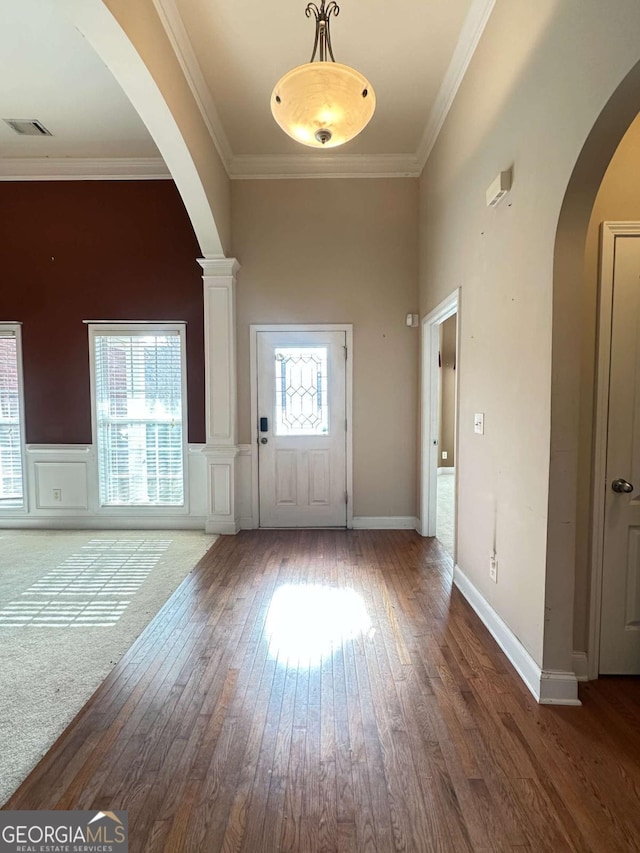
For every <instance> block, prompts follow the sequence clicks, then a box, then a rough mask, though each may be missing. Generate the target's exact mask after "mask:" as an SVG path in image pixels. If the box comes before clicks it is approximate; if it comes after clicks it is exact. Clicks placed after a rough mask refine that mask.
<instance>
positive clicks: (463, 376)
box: [419, 0, 640, 670]
mask: <svg viewBox="0 0 640 853" xmlns="http://www.w3.org/2000/svg"><path fill="white" fill-rule="evenodd" d="M612 7H615V8H612ZM639 28H640V4H638V3H636V2H635V0H634V2H631V0H615V2H613V3H602V2H599V0H583V2H581V3H574V2H571V3H569V2H565V0H543V2H538V3H530V2H528V0H509V2H505V0H498V2H497V3H496V6H495V9H494V12H493V14H492V16H491V18H490V20H489V23H488V25H487V28H486V30H485V33H484V35H483V37H482V39H481V41H480V44H479V46H478V49H477V51H476V54H475V55H474V58H473V60H472V62H471V65H470V67H469V70H468V72H467V75H466V77H465V79H464V81H463V84H462V86H461V88H460V91H459V93H458V96H457V98H456V100H455V102H454V104H453V107H452V109H451V111H450V113H449V115H448V118H447V120H446V122H445V125H444V128H443V131H442V133H441V134H440V137H439V139H438V142H437V144H436V147H435V148H434V151H433V153H432V155H431V157H430V159H429V162H428V164H427V167H426V168H425V171H424V173H423V176H422V178H421V201H420V218H421V224H420V273H419V274H420V294H421V302H420V307H421V311H422V313H423V314H424V313H426V312H428V311H429V310H431V309H432V308H433V307H434V306H435V305H437V304H438V302H439V301H441V300H442V299H443V298H444V297H445V296H446V295H448V294H449V293H451V292H452V291H453V290H454V289H455V288H456V287H458V286H460V287H461V311H460V315H459V319H460V352H459V373H458V382H459V383H460V426H459V453H458V459H457V468H458V471H459V520H458V563H459V565H460V567H461V569H462V570H463V571H464V572H465V573H466V574H467V575H468V576H469V578H470V579H471V581H472V582H473V583H474V584H475V585H476V587H477V588H478V589H479V590H480V591H481V593H482V594H483V595H484V596H485V598H486V599H487V600H488V601H489V602H490V603H491V604H492V606H493V607H494V608H495V610H496V611H497V612H498V613H499V614H500V616H501V617H502V618H503V619H504V621H505V622H506V623H507V624H508V625H509V627H510V628H511V630H512V631H513V633H514V634H515V635H516V637H518V639H519V640H520V641H521V642H522V643H523V645H524V646H525V648H526V649H528V651H529V652H530V653H531V655H532V656H533V658H534V659H535V660H536V662H537V663H538V664H540V665H544V666H545V667H546V668H549V669H559V670H568V669H570V668H571V651H572V645H573V593H574V566H573V562H572V560H573V542H574V540H575V510H574V509H573V508H572V503H573V505H575V492H576V488H577V484H576V481H575V473H576V472H575V468H576V463H575V457H576V456H577V443H578V435H577V415H576V411H577V405H578V394H579V369H578V376H577V377H576V373H575V365H576V362H577V364H578V368H579V356H578V358H577V359H576V357H575V350H576V347H577V349H578V353H579V332H578V333H577V335H576V334H574V332H573V330H572V329H571V323H573V324H574V325H575V319H574V316H572V312H571V310H569V309H570V308H571V307H573V313H574V315H575V310H576V309H579V304H576V295H575V293H574V291H573V289H572V288H573V284H574V282H567V281H565V280H561V279H560V278H558V279H557V280H556V282H555V289H554V249H555V238H556V226H557V223H558V217H559V214H560V210H561V207H562V203H563V198H564V194H565V190H566V187H567V185H568V183H569V179H570V177H571V174H572V170H573V168H574V165H575V164H576V161H577V160H578V157H579V155H580V151H581V149H582V147H583V145H584V143H585V140H586V139H587V137H588V135H589V133H590V131H591V128H592V127H593V126H594V123H595V122H596V120H597V118H598V116H599V114H600V112H601V111H602V109H603V108H604V106H605V104H606V103H607V101H608V99H609V98H610V96H611V94H612V93H613V92H614V90H615V89H616V87H617V86H618V84H619V82H620V81H621V80H622V78H623V77H624V75H625V74H626V73H627V72H628V71H629V70H630V69H631V68H632V67H633V65H634V64H635V63H636V62H637V61H638V59H639V58H640V44H639V43H638V39H637V32H638V30H639ZM510 166H512V167H513V177H514V182H513V190H512V192H511V194H510V196H509V197H508V199H506V200H505V201H504V202H503V203H502V205H501V206H499V207H498V208H496V209H488V208H487V207H486V206H485V199H484V194H485V190H486V188H487V187H488V185H489V184H490V183H491V181H492V180H493V178H494V177H495V176H496V175H497V173H498V172H499V171H500V170H503V169H507V168H509V167H510ZM552 318H553V325H552ZM552 346H553V351H552ZM552 401H553V404H552ZM552 405H553V409H552ZM474 412H484V413H485V435H484V436H479V435H475V434H474V432H473V414H474ZM552 412H553V418H554V424H553V427H554V428H553V430H552V429H551V420H552ZM550 478H551V482H552V486H551V489H550V487H549V483H550ZM549 507H551V511H549ZM494 542H495V547H496V551H497V556H498V566H499V568H498V583H497V584H493V583H492V582H491V581H490V579H489V554H490V552H491V550H492V548H493V545H494Z"/></svg>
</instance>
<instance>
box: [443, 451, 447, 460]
mask: <svg viewBox="0 0 640 853" xmlns="http://www.w3.org/2000/svg"><path fill="white" fill-rule="evenodd" d="M442 458H443V459H446V458H447V451H446V450H443V451H442Z"/></svg>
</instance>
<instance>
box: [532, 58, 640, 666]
mask: <svg viewBox="0 0 640 853" xmlns="http://www.w3.org/2000/svg"><path fill="white" fill-rule="evenodd" d="M639 111H640V64H638V65H636V66H635V67H634V68H633V69H632V70H631V71H630V72H629V73H628V74H627V76H626V77H625V78H624V79H623V80H622V82H621V83H620V85H619V86H618V88H617V89H616V90H615V92H614V93H613V94H612V96H611V98H610V99H609V101H608V103H607V104H606V106H605V108H604V109H603V110H602V112H601V113H600V115H599V117H598V119H597V120H596V122H595V124H594V126H593V128H592V130H591V132H590V133H589V135H588V137H587V139H586V141H585V143H584V146H583V148H582V150H581V152H580V155H579V157H578V160H577V162H576V165H575V167H574V170H573V172H572V175H571V179H570V181H569V184H568V186H567V190H566V193H565V196H564V200H563V204H562V209H561V212H560V217H559V220H558V227H557V231H556V241H555V251H554V287H553V333H552V347H553V354H552V360H553V373H552V389H551V463H550V483H549V522H548V545H547V572H546V590H545V593H546V594H545V604H546V608H547V612H550V611H555V612H556V613H557V612H558V611H560V612H564V615H565V623H564V628H563V627H562V625H561V623H560V620H556V625H555V628H554V629H553V630H551V631H549V630H546V631H545V641H544V649H545V661H546V660H547V658H548V656H550V655H551V654H552V651H551V650H552V649H554V648H555V649H557V648H558V647H559V646H560V645H562V644H565V647H568V645H570V647H571V648H573V649H574V650H577V651H574V655H573V666H574V669H575V671H576V673H577V674H578V677H580V678H583V679H586V678H587V677H589V678H595V677H597V674H598V642H599V619H600V613H599V606H600V605H599V601H600V599H599V594H598V588H597V586H598V584H599V582H600V580H599V577H592V575H593V565H594V563H593V561H594V558H597V553H596V551H597V549H598V547H599V545H598V530H597V529H594V524H593V495H594V483H593V478H594V453H593V448H592V438H593V432H592V428H591V425H592V422H593V416H594V406H595V400H594V395H593V393H592V388H593V377H594V375H595V361H596V312H595V305H596V290H597V279H598V277H597V274H596V273H595V271H594V268H593V264H594V263H595V261H596V256H594V250H593V229H594V226H595V227H596V229H597V226H598V223H595V224H594V222H592V215H594V204H595V202H596V198H597V196H598V192H599V190H600V188H601V185H602V182H603V179H604V177H605V173H606V172H607V168H608V166H609V164H610V162H611V159H612V157H613V156H614V154H615V152H616V150H617V148H618V146H619V144H620V142H621V140H622V139H623V137H624V136H625V134H626V133H627V131H628V130H629V128H630V126H631V125H632V123H633V121H634V119H635V118H636V116H637V114H638V112H639ZM590 223H591V228H590ZM589 237H591V240H589ZM585 252H586V254H585ZM600 523H601V522H600ZM594 549H595V550H594ZM574 567H575V571H572V568H574ZM563 630H564V632H565V636H564V637H563V636H561V634H562V631H563ZM546 665H549V664H546ZM551 665H553V664H551Z"/></svg>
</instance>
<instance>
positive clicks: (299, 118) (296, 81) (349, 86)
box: [271, 62, 376, 148]
mask: <svg viewBox="0 0 640 853" xmlns="http://www.w3.org/2000/svg"><path fill="white" fill-rule="evenodd" d="M375 107H376V96H375V93H374V91H373V89H372V87H371V84H370V83H369V82H368V80H367V79H366V77H364V76H363V75H362V74H360V72H359V71H356V70H355V69H354V68H350V67H349V66H348V65H341V64H340V63H339V62H308V63H306V64H305V65H299V66H298V67H297V68H292V69H291V71H289V72H287V73H286V74H285V75H284V77H282V78H281V79H280V80H279V81H278V83H277V85H276V87H275V89H274V90H273V94H272V95H271V112H272V113H273V117H274V118H275V120H276V121H277V123H278V124H279V125H280V127H281V128H282V129H283V130H284V132H285V133H287V134H289V136H290V137H291V138H292V139H295V140H296V141H297V142H301V143H302V144H303V145H309V146H311V147H312V148H335V147H336V146H337V145H343V144H344V143H345V142H348V141H349V140H350V139H353V137H354V136H357V135H358V134H359V133H360V131H361V130H362V129H363V128H364V127H366V125H367V124H368V123H369V121H370V119H371V116H372V115H373V113H374V110H375Z"/></svg>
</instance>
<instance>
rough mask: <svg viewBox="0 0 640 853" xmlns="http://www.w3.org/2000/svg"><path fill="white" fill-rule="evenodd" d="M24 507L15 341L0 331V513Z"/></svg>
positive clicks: (18, 382) (18, 384)
mask: <svg viewBox="0 0 640 853" xmlns="http://www.w3.org/2000/svg"><path fill="white" fill-rule="evenodd" d="M23 505H24V494H23V479H22V429H21V424H20V378H19V372H18V340H17V336H16V333H15V332H13V331H7V330H6V329H0V509H3V508H5V507H22V506H23Z"/></svg>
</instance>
